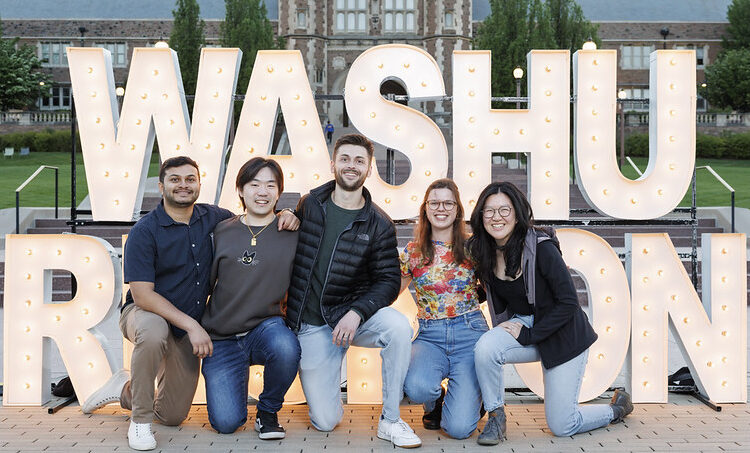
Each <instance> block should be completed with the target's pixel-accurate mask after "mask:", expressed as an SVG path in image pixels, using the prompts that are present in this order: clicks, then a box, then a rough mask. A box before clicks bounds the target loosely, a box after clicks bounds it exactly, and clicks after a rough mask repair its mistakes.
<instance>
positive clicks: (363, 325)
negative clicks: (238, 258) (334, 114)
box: [286, 134, 421, 447]
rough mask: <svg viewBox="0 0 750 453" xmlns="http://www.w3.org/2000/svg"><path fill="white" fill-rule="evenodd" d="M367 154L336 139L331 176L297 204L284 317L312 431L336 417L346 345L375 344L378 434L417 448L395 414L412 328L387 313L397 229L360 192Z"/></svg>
mask: <svg viewBox="0 0 750 453" xmlns="http://www.w3.org/2000/svg"><path fill="white" fill-rule="evenodd" d="M372 154H373V146H372V143H371V142H370V141H369V140H368V139H367V138H365V137H364V136H362V135H356V134H350V135H344V136H343V137H341V138H339V139H338V141H336V145H335V146H334V151H333V160H332V161H331V171H332V172H333V174H334V177H335V180H334V181H330V182H328V183H326V184H324V185H322V186H320V187H318V188H316V189H313V190H312V191H310V194H308V195H306V196H305V197H303V198H302V199H301V200H300V202H299V205H298V207H297V215H298V216H299V217H300V220H301V221H302V223H301V226H300V233H299V242H298V244H297V255H296V257H295V260H294V270H293V271H292V280H291V284H290V287H289V293H288V299H287V312H286V318H287V323H288V324H289V326H290V327H291V328H292V330H294V331H295V332H296V333H297V336H298V338H299V342H300V346H301V347H302V358H301V360H300V380H301V381H302V389H303V390H304V392H305V398H306V399H307V404H308V407H309V413H310V421H311V422H312V424H313V426H314V427H315V428H316V429H318V430H320V431H331V430H333V428H334V427H336V425H337V424H338V423H339V421H341V417H342V416H343V413H344V411H343V407H342V405H341V392H340V384H341V362H342V360H343V358H344V356H345V355H346V351H347V348H348V347H349V345H350V344H353V345H355V346H361V347H370V348H382V350H381V353H380V355H381V357H382V358H383V365H382V378H383V412H382V415H381V417H380V422H379V424H378V437H380V438H382V439H386V440H389V441H391V442H393V443H394V444H395V445H397V446H400V447H417V446H419V445H421V440H420V439H419V437H417V435H416V434H414V431H413V430H412V429H411V428H410V427H409V425H407V424H406V423H405V422H404V421H403V420H401V417H400V415H399V403H400V401H401V398H402V397H403V385H404V379H405V377H406V370H407V368H408V366H409V360H410V357H411V337H412V331H411V327H410V326H409V323H408V321H407V319H406V317H405V316H403V315H402V314H400V313H398V312H397V311H396V310H394V309H393V308H390V307H388V306H389V305H390V304H391V303H393V301H394V300H395V299H396V297H397V296H398V291H399V288H400V285H401V276H400V272H399V262H398V251H397V248H396V230H395V228H394V226H393V222H392V221H391V219H390V218H389V217H388V215H387V214H386V213H385V212H383V211H382V210H381V209H380V208H379V207H378V206H376V205H375V203H373V202H372V199H371V197H370V194H369V192H368V191H367V190H366V189H365V188H364V187H363V185H364V182H365V179H366V178H367V177H368V176H369V175H370V170H371V167H370V162H371V161H372Z"/></svg>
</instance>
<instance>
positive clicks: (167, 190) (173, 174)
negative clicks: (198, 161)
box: [159, 165, 201, 208]
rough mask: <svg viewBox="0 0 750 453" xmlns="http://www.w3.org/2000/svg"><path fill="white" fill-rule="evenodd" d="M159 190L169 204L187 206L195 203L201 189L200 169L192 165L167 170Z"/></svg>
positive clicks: (180, 206)
mask: <svg viewBox="0 0 750 453" xmlns="http://www.w3.org/2000/svg"><path fill="white" fill-rule="evenodd" d="M159 191H160V192H161V194H162V196H163V197H164V203H165V204H166V205H168V206H174V207H179V208H186V207H188V206H191V205H193V204H194V203H195V200H197V199H198V195H200V191H201V183H200V179H199V177H198V169H196V168H195V167H193V166H192V165H182V166H179V167H171V168H168V169H167V170H166V174H165V175H164V182H159Z"/></svg>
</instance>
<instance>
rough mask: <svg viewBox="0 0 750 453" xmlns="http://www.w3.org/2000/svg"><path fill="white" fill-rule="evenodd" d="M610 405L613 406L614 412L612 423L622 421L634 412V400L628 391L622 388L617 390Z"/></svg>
mask: <svg viewBox="0 0 750 453" xmlns="http://www.w3.org/2000/svg"><path fill="white" fill-rule="evenodd" d="M610 406H612V413H613V414H614V418H613V419H612V421H611V423H612V424H615V423H620V422H621V421H623V419H624V418H625V417H627V416H628V415H630V413H631V412H633V401H632V400H631V399H630V395H629V394H628V392H626V391H625V390H622V389H617V390H615V394H614V395H612V402H611V403H610Z"/></svg>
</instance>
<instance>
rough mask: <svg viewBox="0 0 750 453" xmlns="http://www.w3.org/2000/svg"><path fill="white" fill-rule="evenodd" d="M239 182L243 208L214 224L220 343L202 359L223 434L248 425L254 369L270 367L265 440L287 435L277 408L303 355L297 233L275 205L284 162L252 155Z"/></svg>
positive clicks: (211, 317) (211, 320) (214, 332)
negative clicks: (297, 312)
mask: <svg viewBox="0 0 750 453" xmlns="http://www.w3.org/2000/svg"><path fill="white" fill-rule="evenodd" d="M236 187H237V192H238V194H239V197H240V201H241V203H242V206H243V208H244V213H243V214H241V215H237V216H234V217H232V218H229V219H227V220H225V221H223V222H221V223H220V224H219V225H217V226H216V229H215V230H214V259H213V264H212V267H211V287H212V288H213V292H212V295H211V298H210V299H209V302H208V305H207V307H206V312H205V314H204V315H203V319H202V321H201V324H202V325H203V327H204V328H205V329H206V332H208V335H209V336H210V337H211V340H212V341H213V355H211V356H209V357H206V358H204V359H203V376H204V377H205V379H206V400H207V406H208V420H209V422H210V423H211V426H212V427H213V428H214V429H215V430H216V431H218V432H219V433H227V434H228V433H233V432H234V431H235V430H237V428H239V427H240V426H242V425H244V424H245V422H246V421H247V385H248V378H249V367H250V365H264V366H265V372H264V374H263V392H262V393H261V394H260V397H259V402H258V405H257V414H256V418H255V430H256V431H258V436H259V437H260V438H261V439H281V438H283V437H284V436H285V431H284V428H283V427H281V426H280V425H279V422H278V417H277V412H278V411H279V409H281V404H282V402H283V401H284V395H285V394H286V392H287V390H288V389H289V387H290V386H291V385H292V382H293V381H294V378H295V376H296V375H297V368H298V366H299V359H300V346H299V342H298V341H297V336H296V335H295V334H294V333H293V332H292V331H291V330H290V329H289V328H288V327H287V325H286V322H285V321H284V318H283V310H282V304H283V303H284V302H285V299H286V291H287V287H288V286H289V279H290V277H291V273H292V265H293V263H294V255H295V251H296V249H297V235H298V233H297V232H296V231H287V230H283V231H279V230H278V228H277V225H276V223H277V222H278V220H277V219H276V216H275V215H274V208H275V206H276V201H277V200H278V199H279V194H280V193H281V192H283V190H284V179H283V174H282V171H281V167H280V166H279V164H278V163H276V162H275V161H273V160H271V159H264V158H260V157H257V158H254V159H251V160H249V161H247V162H246V163H245V165H244V166H243V167H242V168H241V169H240V171H239V173H238V175H237V184H236Z"/></svg>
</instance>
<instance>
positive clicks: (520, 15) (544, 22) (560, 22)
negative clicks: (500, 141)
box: [474, 0, 599, 96]
mask: <svg viewBox="0 0 750 453" xmlns="http://www.w3.org/2000/svg"><path fill="white" fill-rule="evenodd" d="M490 7H491V10H492V12H491V13H490V15H489V16H487V18H486V19H485V20H484V22H483V23H482V24H480V26H479V29H478V30H477V37H476V39H475V40H474V48H475V49H487V50H491V51H492V92H493V95H495V96H498V95H499V96H510V95H515V81H514V79H513V77H512V73H513V68H515V67H516V66H521V67H523V68H525V66H526V54H527V53H528V52H529V51H530V50H532V49H570V50H571V51H573V52H574V51H576V50H578V49H580V48H581V47H582V46H583V43H584V41H586V40H588V39H589V38H591V39H593V40H594V41H595V42H597V44H599V42H598V38H597V33H596V32H597V26H596V25H593V24H591V22H589V21H588V20H586V19H585V18H584V16H583V11H582V10H581V7H580V6H579V5H578V4H577V3H576V2H575V1H573V0H546V1H542V0H490ZM525 88H526V87H525V86H523V85H522V90H523V91H524V92H525Z"/></svg>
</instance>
